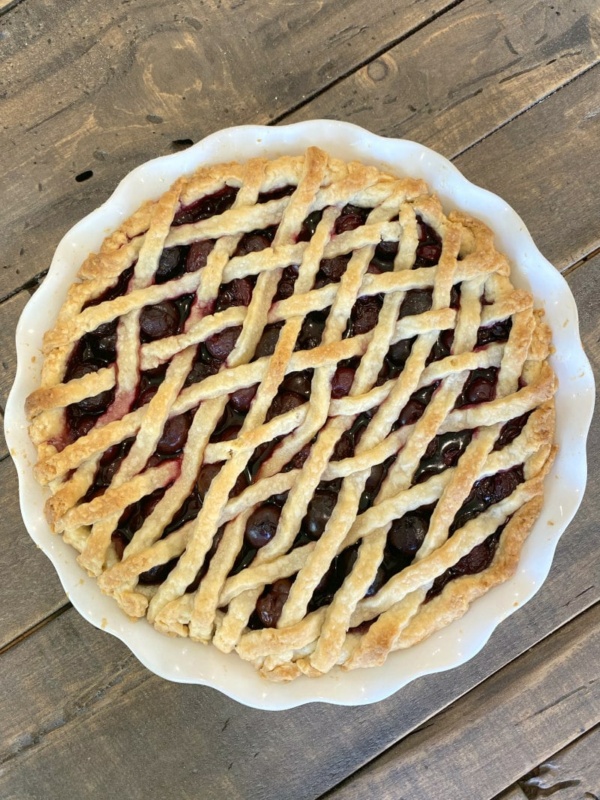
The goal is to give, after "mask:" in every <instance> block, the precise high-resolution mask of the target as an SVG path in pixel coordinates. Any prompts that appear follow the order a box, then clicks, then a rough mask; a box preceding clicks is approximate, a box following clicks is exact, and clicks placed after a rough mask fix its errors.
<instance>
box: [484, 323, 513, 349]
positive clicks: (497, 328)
mask: <svg viewBox="0 0 600 800" xmlns="http://www.w3.org/2000/svg"><path fill="white" fill-rule="evenodd" d="M511 329H512V318H511V317H508V319H503V320H500V321H499V322H495V323H494V324H493V325H488V326H487V327H486V328H479V330H478V331H477V347H483V346H484V345H486V344H491V343H492V342H507V341H508V336H509V334H510V331H511Z"/></svg>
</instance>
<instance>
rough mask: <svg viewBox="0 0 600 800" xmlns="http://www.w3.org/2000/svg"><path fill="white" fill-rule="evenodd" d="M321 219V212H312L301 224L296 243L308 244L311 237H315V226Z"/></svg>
mask: <svg viewBox="0 0 600 800" xmlns="http://www.w3.org/2000/svg"><path fill="white" fill-rule="evenodd" d="M322 219H323V211H322V210H321V211H313V212H312V213H311V214H309V215H308V217H307V218H306V219H305V220H304V222H303V223H302V227H301V228H300V233H299V234H298V237H297V239H296V241H298V242H308V241H310V239H312V237H313V236H314V235H315V231H316V230H317V225H318V224H319V222H321V220H322Z"/></svg>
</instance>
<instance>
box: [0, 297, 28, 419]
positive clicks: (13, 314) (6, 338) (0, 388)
mask: <svg viewBox="0 0 600 800" xmlns="http://www.w3.org/2000/svg"><path fill="white" fill-rule="evenodd" d="M29 297H30V294H29V292H19V294H16V295H14V297H11V298H10V299H9V300H6V301H5V302H4V303H2V304H0V409H1V410H2V411H4V408H5V407H6V400H7V398H8V393H9V391H10V388H11V386H12V384H13V381H14V379H15V372H16V369H17V355H16V350H15V328H16V327H17V322H18V321H19V317H20V316H21V312H22V311H23V309H24V308H25V304H26V303H27V301H28V300H29Z"/></svg>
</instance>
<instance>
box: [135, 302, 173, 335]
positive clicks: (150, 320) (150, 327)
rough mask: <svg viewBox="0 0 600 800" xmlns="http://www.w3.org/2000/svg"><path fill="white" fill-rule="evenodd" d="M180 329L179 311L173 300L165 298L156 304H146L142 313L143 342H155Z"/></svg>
mask: <svg viewBox="0 0 600 800" xmlns="http://www.w3.org/2000/svg"><path fill="white" fill-rule="evenodd" d="M178 330H179V312H178V310H177V306H176V305H175V303H174V302H173V301H172V300H163V301H162V302H161V303H156V305H154V306H144V308H142V311H141V314H140V331H141V339H142V342H153V341H155V340H156V339H165V338H166V337H167V336H174V335H175V334H176V333H177V331H178Z"/></svg>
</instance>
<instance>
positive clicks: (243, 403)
mask: <svg viewBox="0 0 600 800" xmlns="http://www.w3.org/2000/svg"><path fill="white" fill-rule="evenodd" d="M257 389H258V384H256V383H255V384H254V386H247V387H245V388H244V389H238V390H237V392H234V393H233V394H231V395H230V396H229V402H230V404H231V405H232V407H233V408H234V410H235V411H238V412H239V413H240V414H247V413H248V411H249V410H250V406H251V404H252V401H253V400H254V395H255V394H256V390H257Z"/></svg>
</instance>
